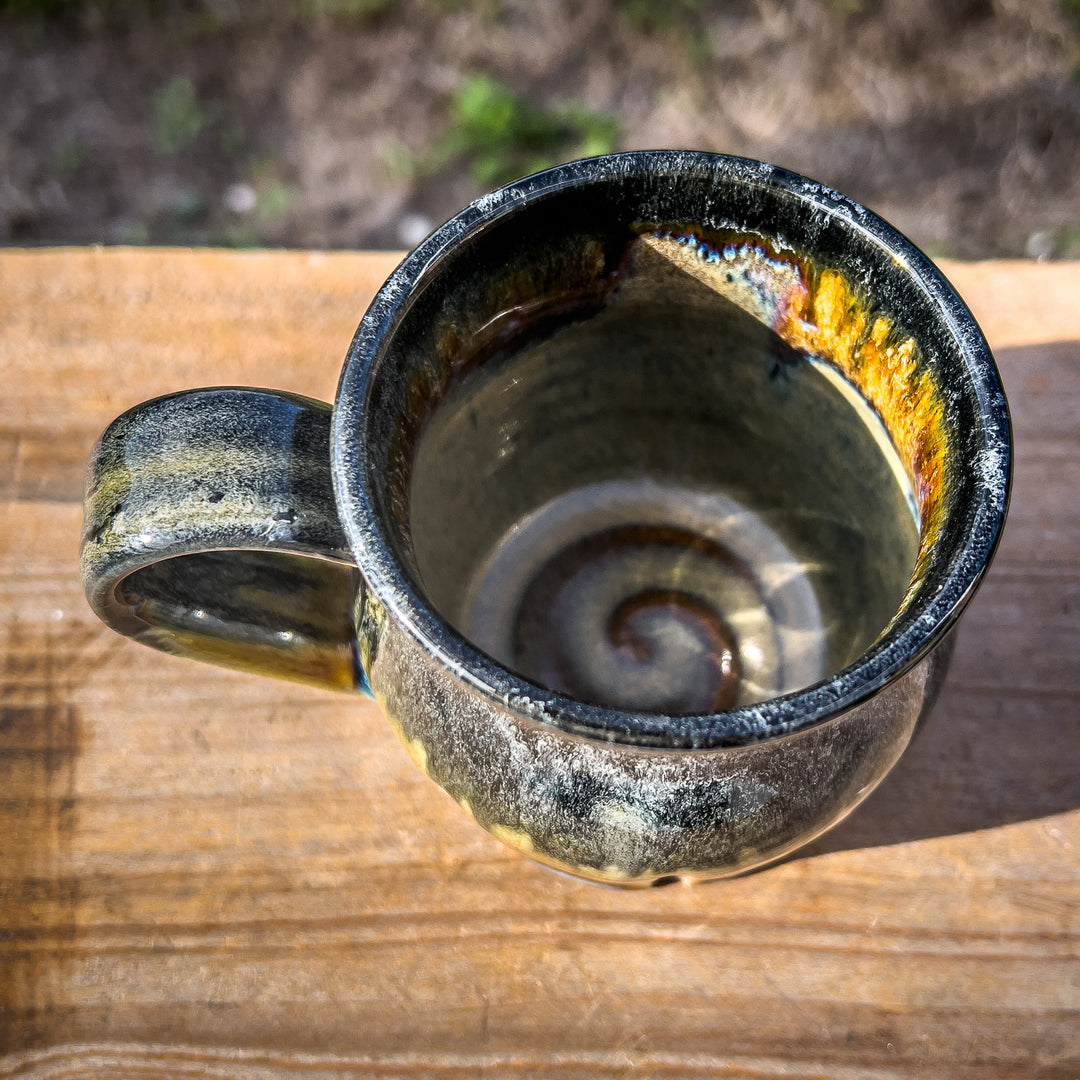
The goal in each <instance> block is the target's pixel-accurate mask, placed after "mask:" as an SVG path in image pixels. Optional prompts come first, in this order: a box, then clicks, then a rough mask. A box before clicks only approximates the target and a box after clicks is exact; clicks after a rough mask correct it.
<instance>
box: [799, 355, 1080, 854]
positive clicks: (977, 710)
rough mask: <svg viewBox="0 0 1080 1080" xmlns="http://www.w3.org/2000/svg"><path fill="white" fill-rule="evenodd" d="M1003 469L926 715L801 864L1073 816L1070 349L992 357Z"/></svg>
mask: <svg viewBox="0 0 1080 1080" xmlns="http://www.w3.org/2000/svg"><path fill="white" fill-rule="evenodd" d="M998 363H999V365H1000V367H1001V370H1002V377H1003V378H1004V380H1005V387H1006V391H1007V393H1008V394H1009V400H1010V402H1011V404H1012V410H1013V429H1014V438H1015V446H1016V458H1015V467H1014V474H1013V493H1012V504H1011V508H1010V512H1009V522H1008V524H1007V526H1006V529H1005V536H1004V539H1003V540H1002V544H1001V547H1000V549H999V551H998V555H997V558H996V560H995V563H994V565H993V567H992V569H991V570H990V573H989V575H988V576H987V579H986V582H985V583H984V585H983V587H982V590H981V591H980V592H979V595H978V596H977V597H976V598H975V599H974V600H973V601H972V603H971V607H970V608H969V610H968V612H967V613H966V614H965V616H964V618H963V620H962V622H961V624H960V627H959V630H958V632H957V639H958V640H957V644H956V653H955V655H954V657H953V663H952V668H951V670H950V673H949V675H948V677H947V679H946V682H945V688H944V690H943V692H942V695H941V698H940V699H939V701H938V704H937V706H936V708H935V709H934V711H933V712H932V713H931V715H930V717H929V718H928V720H927V721H926V723H925V724H924V726H923V729H922V731H921V732H920V734H919V735H918V736H917V737H916V739H915V742H914V743H913V744H912V746H911V747H910V749H909V750H908V751H907V753H906V754H905V755H904V757H903V759H902V760H901V761H900V764H899V765H898V766H897V767H896V768H895V769H894V770H893V772H892V773H891V774H890V775H889V777H888V778H887V779H886V780H885V782H884V783H883V784H882V785H881V787H880V788H879V789H878V790H877V791H876V792H874V794H873V795H871V796H870V798H869V799H868V800H867V801H866V803H865V804H864V805H863V806H862V807H860V808H859V809H858V810H857V811H855V813H854V814H852V815H851V817H850V818H848V819H847V821H845V822H843V823H842V824H841V825H839V826H838V827H837V828H836V829H834V830H833V831H832V832H830V833H828V834H827V835H825V836H823V837H822V838H821V839H820V840H818V841H816V842H815V843H814V844H812V845H811V846H810V847H808V848H805V849H803V851H802V852H800V855H802V856H804V857H805V856H808V855H820V854H823V853H824V852H828V851H841V850H844V849H847V848H859V847H876V846H878V845H882V844H898V843H902V842H905V841H908V840H919V839H922V838H925V837H931V836H950V835H953V834H955V833H963V832H971V831H974V830H976V829H989V828H993V827H995V826H998V825H1008V824H1011V823H1013V822H1018V821H1027V820H1029V819H1032V818H1039V817H1045V816H1047V815H1050V814H1058V813H1062V812H1065V811H1069V810H1074V809H1076V808H1077V807H1080V767H1078V766H1080V735H1078V733H1077V729H1076V716H1077V703H1078V701H1080V665H1078V664H1077V660H1076V658H1077V656H1080V549H1078V547H1077V541H1076V538H1077V536H1080V503H1078V501H1077V498H1076V492H1077V490H1080V461H1078V460H1077V458H1076V455H1075V453H1074V448H1075V445H1076V440H1077V436H1078V434H1080V416H1078V415H1077V412H1076V405H1075V402H1076V401H1077V399H1078V397H1080V342H1064V343H1058V344H1053V345H1047V346H1041V347H1032V348H1022V349H1004V350H1001V351H1000V352H999V354H998Z"/></svg>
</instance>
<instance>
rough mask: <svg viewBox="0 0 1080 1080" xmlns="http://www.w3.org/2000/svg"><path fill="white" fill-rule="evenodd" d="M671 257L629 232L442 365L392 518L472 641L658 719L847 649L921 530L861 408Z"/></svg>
mask: <svg viewBox="0 0 1080 1080" xmlns="http://www.w3.org/2000/svg"><path fill="white" fill-rule="evenodd" d="M684 264H685V245H683V246H682V247H680V241H679V239H678V238H675V237H672V236H670V235H668V236H665V235H662V234H657V235H650V236H647V237H638V238H636V239H635V240H634V241H633V242H631V243H630V244H629V245H628V248H627V252H626V254H625V256H624V258H623V260H622V264H621V267H620V271H619V280H618V284H617V288H615V289H613V291H612V293H611V295H610V296H609V297H607V298H606V301H605V303H604V304H603V305H602V306H600V307H599V308H588V309H585V310H582V309H579V308H575V307H574V306H573V305H568V306H567V310H566V311H565V312H564V313H563V314H561V315H558V314H557V316H556V317H554V318H552V317H551V314H550V312H547V313H545V317H544V318H542V319H533V320H529V319H524V320H521V321H520V325H519V326H517V328H516V329H515V332H514V333H513V334H512V335H510V336H505V335H504V337H503V338H502V339H500V341H499V342H498V347H496V348H494V349H490V350H489V351H488V353H487V354H486V355H485V356H484V357H483V361H482V362H481V363H474V364H470V365H461V368H462V370H466V374H464V375H463V376H462V377H461V378H460V379H458V380H457V382H456V383H455V384H454V385H453V386H452V387H451V388H450V389H449V392H448V393H447V394H446V395H445V396H444V397H443V398H442V400H440V401H439V402H438V404H437V406H436V407H435V408H434V410H433V411H432V413H431V415H430V417H429V418H428V419H427V422H426V424H425V426H424V429H423V431H422V433H421V435H420V437H419V439H418V442H417V445H416V448H415V454H414V456H413V461H412V466H411V473H410V489H409V518H408V526H409V528H408V532H409V545H410V552H411V557H412V561H413V562H414V564H415V567H416V572H417V575H418V577H419V584H420V585H421V588H422V590H423V592H424V593H425V595H426V597H427V599H428V601H429V602H430V603H431V605H432V606H433V607H434V608H435V610H436V611H438V612H439V614H440V615H441V616H442V617H443V618H444V619H445V620H446V621H447V622H448V623H449V624H450V625H451V626H452V627H453V628H454V629H455V630H457V631H458V632H459V633H461V634H462V635H464V636H465V637H466V638H468V639H469V640H470V641H471V642H472V643H473V644H474V645H475V646H477V647H478V648H480V649H481V650H483V651H484V652H485V653H487V654H488V655H490V656H491V657H492V658H494V659H495V660H496V661H498V662H499V663H500V664H502V665H504V666H505V667H507V668H509V669H510V670H512V671H514V672H516V673H517V674H519V675H521V676H524V677H525V678H526V679H528V680H530V681H532V682H534V683H537V684H539V685H541V686H543V687H546V688H548V689H550V690H554V691H556V692H559V693H563V694H566V695H568V696H570V697H573V698H575V699H577V700H581V701H584V702H588V703H591V704H597V705H604V706H611V707H615V708H619V709H624V710H633V711H640V712H649V713H662V714H672V715H674V714H694V713H708V712H716V711H721V710H724V709H728V708H734V707H739V706H742V705H746V704H750V703H752V702H755V701H761V700H765V699H768V698H772V697H775V696H777V695H780V694H784V693H788V692H791V691H795V690H798V689H801V688H804V687H806V686H809V685H811V684H813V683H815V682H817V681H818V680H820V679H822V678H825V677H828V676H829V675H831V674H833V673H835V672H836V671H839V670H840V669H841V668H843V667H844V666H846V665H847V664H849V663H850V662H851V661H852V660H854V659H855V658H856V657H858V656H859V655H860V654H861V653H862V652H863V651H864V650H865V649H866V648H867V647H868V646H869V645H870V644H871V643H872V642H873V641H874V640H875V639H876V638H877V637H878V636H879V635H880V634H881V632H882V631H883V630H884V629H885V628H886V626H887V625H888V623H889V622H890V620H891V619H892V617H893V616H894V614H895V613H896V611H897V609H898V608H899V606H900V604H901V601H902V600H903V598H904V595H905V592H906V590H907V588H908V586H909V584H910V581H911V577H912V572H913V568H914V566H915V561H916V557H917V554H918V549H919V539H920V538H919V519H918V513H917V511H916V509H915V499H914V497H913V493H912V489H911V485H910V483H909V481H908V478H907V474H906V472H905V469H904V467H903V465H902V464H901V461H900V458H899V456H898V454H897V452H896V450H895V449H894V447H893V445H892V443H891V441H890V439H889V437H888V435H887V433H886V431H885V429H884V427H883V425H882V422H881V420H880V418H879V417H878V415H877V414H876V412H875V411H874V409H873V408H872V407H871V406H870V405H869V404H868V403H867V402H866V400H865V399H864V398H863V397H862V396H861V395H860V394H859V393H858V391H857V390H856V389H855V388H854V387H853V386H852V385H851V384H850V383H849V382H848V381H847V380H846V379H845V378H844V376H843V375H842V374H841V373H840V372H839V371H838V370H837V369H836V368H834V367H832V366H830V365H829V364H828V363H826V362H824V361H823V360H821V359H819V358H817V357H815V356H813V355H810V354H807V353H804V352H800V351H797V350H795V349H793V348H791V347H790V346H789V345H788V344H786V343H785V342H784V341H783V340H782V339H781V338H780V337H779V336H778V335H777V334H776V333H774V332H773V331H772V330H771V329H769V327H768V326H767V325H766V324H765V322H763V321H762V320H761V319H760V318H756V317H755V316H754V315H753V314H751V313H750V312H748V311H747V310H746V305H745V304H739V303H736V302H733V301H732V299H730V298H728V297H725V296H724V295H721V294H719V293H718V292H717V291H716V290H715V289H712V288H710V287H708V285H707V284H705V283H703V281H702V280H700V278H699V277H697V276H694V275H692V274H688V273H687V272H686V270H685V268H684ZM736 285H738V283H736Z"/></svg>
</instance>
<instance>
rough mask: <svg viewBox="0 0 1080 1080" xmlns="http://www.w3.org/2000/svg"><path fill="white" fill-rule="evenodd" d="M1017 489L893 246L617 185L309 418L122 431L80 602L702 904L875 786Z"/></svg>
mask: <svg viewBox="0 0 1080 1080" xmlns="http://www.w3.org/2000/svg"><path fill="white" fill-rule="evenodd" d="M1010 462H1011V450H1010V430H1009V419H1008V412H1007V408H1006V402H1005V398H1004V395H1003V392H1002V388H1001V384H1000V381H999V377H998V373H997V371H996V369H995V366H994V362H993V359H992V357H991V355H990V352H989V350H988V348H987V345H986V342H985V340H984V339H983V337H982V335H981V333H980V332H979V329H978V327H977V326H976V325H975V322H974V320H973V319H972V317H971V315H970V313H969V312H968V311H967V309H966V308H965V307H964V305H963V303H962V302H961V301H960V300H959V299H958V297H957V296H956V294H955V293H954V292H953V290H952V289H951V288H950V286H949V285H948V283H947V282H946V281H945V279H944V278H943V277H942V275H941V274H940V273H939V272H938V270H937V269H936V268H935V267H934V266H933V264H932V263H931V262H930V261H929V260H928V259H927V258H926V257H925V256H923V255H922V254H921V253H920V252H919V251H917V250H916V249H915V248H914V247H913V246H912V245H911V244H910V243H909V242H908V241H907V240H905V239H904V238H903V237H902V236H900V235H899V234H898V233H897V232H896V231H894V230H893V229H892V228H891V227H890V226H888V225H887V224H885V223H884V222H883V221H881V220H880V219H879V218H877V217H875V216H874V215H873V214H871V213H869V212H868V211H866V210H864V209H863V208H862V207H860V206H858V205H856V204H855V203H853V202H851V201H850V200H848V199H846V198H844V197H843V196H841V195H839V194H837V193H836V192H834V191H832V190H830V189H828V188H826V187H823V186H821V185H819V184H816V183H814V182H812V181H810V180H807V179H805V178H802V177H799V176H796V175H793V174H791V173H789V172H785V171H783V170H781V169H777V168H773V167H771V166H768V165H764V164H760V163H757V162H752V161H746V160H741V159H735V158H730V157H723V156H719V155H712V154H704V153H684V152H643V153H628V154H616V155H611V156H605V157H600V158H593V159H590V160H586V161H580V162H574V163H571V164H567V165H561V166H558V167H556V168H553V169H549V170H547V171H545V172H542V173H539V174H537V175H535V176H531V177H528V178H526V179H524V180H522V181H520V182H518V183H515V184H512V185H510V186H508V187H506V188H504V189H502V190H500V191H497V192H495V193H494V194H491V195H488V196H486V197H484V198H482V199H479V200H478V201H477V202H475V203H473V204H472V205H471V206H469V207H467V208H466V209H465V210H463V211H462V212H461V213H459V214H458V215H457V216H456V217H454V218H453V219H452V220H450V221H449V222H447V223H446V224H445V225H443V226H442V227H441V228H439V229H438V230H436V231H435V232H434V233H433V234H432V235H431V236H430V237H428V239H427V240H425V241H424V242H423V243H422V244H421V245H420V246H419V247H418V248H417V249H416V250H415V251H413V252H412V253H411V254H410V255H409V256H408V257H407V258H406V259H405V260H404V261H403V262H402V263H401V265H400V266H399V267H398V269H397V270H396V271H395V272H394V273H393V275H392V276H391V277H390V279H389V280H388V281H387V282H386V284H385V285H384V286H383V287H382V289H381V290H380V291H379V293H378V295H377V296H376V297H375V299H374V301H373V302H372V304H371V306H370V308H369V309H368V311H367V313H366V314H365V316H364V318H363V321H362V322H361V324H360V327H359V329H358V330H357V332H356V336H355V338H354V340H353V342H352V346H351V348H350V350H349V353H348V358H347V360H346V363H345V367H344V370H343V372H342V376H341V382H340V386H339V389H338V393H337V398H336V401H335V404H334V406H333V408H332V409H331V407H330V406H328V405H325V404H322V403H319V402H316V401H312V400H309V399H306V398H301V397H297V396H295V395H292V394H286V393H280V392H275V391H270V390H256V389H230V388H220V389H207V390H195V391H188V392H183V393H179V394H176V395H173V396H170V397H166V398H160V399H157V400H154V401H150V402H147V403H145V404H143V405H140V406H138V407H136V408H134V409H132V410H131V411H129V412H127V413H125V414H124V415H123V416H121V417H120V418H119V419H118V420H116V421H115V422H114V423H113V424H112V425H111V426H110V427H109V429H108V430H107V431H106V432H105V434H104V435H103V436H102V438H101V440H100V442H99V444H98V446H97V447H96V448H95V450H94V453H93V457H92V459H91V462H90V467H89V479H88V487H87V496H86V526H85V534H84V540H83V552H82V560H83V561H82V570H83V577H84V582H85V586H86V591H87V595H88V597H89V600H90V603H91V605H92V606H93V608H94V610H95V611H96V612H97V613H98V614H99V615H100V616H101V618H103V619H104V620H105V622H107V623H108V624H109V625H110V626H112V627H114V628H115V629H117V630H119V631H120V632H121V633H124V634H127V635H129V636H131V637H133V638H135V639H136V640H139V641H142V642H144V643H146V644H149V645H153V646H155V647H157V648H159V649H163V650H165V651H167V652H171V653H176V654H180V655H183V656H188V657H194V658H197V659H204V660H212V661H216V662H220V663H224V664H228V665H232V666H234V667H238V668H243V669H248V670H253V671H259V672H263V673H266V674H270V675H275V676H283V677H291V678H298V679H302V680H307V681H311V682H315V683H317V684H320V685H324V686H332V687H337V688H341V689H346V690H352V689H362V690H367V691H369V692H371V693H373V694H374V696H375V698H376V699H377V700H378V702H379V704H380V705H381V707H382V709H383V711H384V712H385V713H386V715H387V717H388V718H389V720H390V721H391V723H392V724H393V725H394V727H395V728H396V729H397V731H398V733H399V735H400V736H401V738H402V740H403V742H404V743H405V746H406V747H407V748H408V750H409V753H410V754H411V755H412V757H413V759H414V760H415V761H416V763H417V764H418V765H419V766H420V767H421V768H423V769H424V770H425V771H426V772H427V773H428V774H429V775H430V776H431V777H432V779H434V780H435V781H436V782H437V783H438V784H440V785H441V786H442V787H443V788H444V789H445V790H446V791H447V792H449V794H450V795H451V796H452V797H453V798H454V799H455V800H456V801H457V802H458V803H460V805H461V806H462V807H463V808H464V809H465V811H466V812H467V813H469V814H471V815H472V816H473V817H474V818H475V819H476V820H477V821H478V822H479V823H480V824H481V825H482V826H484V827H485V828H486V829H488V830H489V831H490V832H491V833H493V834H494V835H495V836H496V837H498V838H499V839H500V840H502V841H504V842H505V843H507V844H509V845H511V846H512V847H514V848H516V849H518V850H519V851H522V852H525V853H526V854H528V855H530V856H532V857H533V858H536V859H538V860H540V861H542V862H544V863H546V864H548V865H551V866H553V867H556V868H559V869H562V870H565V871H568V872H569V873H571V874H574V875H578V876H580V877H584V878H588V879H591V880H594V881H601V882H608V883H615V884H632V885H645V884H655V883H657V882H665V881H670V880H673V879H675V878H683V879H696V878H709V877H720V876H724V875H728V874H732V873H736V872H739V871H743V870H746V869H749V868H751V867H754V866H757V865H760V864H762V863H765V862H768V861H770V860H774V859H776V858H778V857H780V856H782V855H784V854H785V853H787V852H789V851H791V850H793V849H794V848H796V847H797V846H799V845H800V844H803V843H805V842H806V841H808V840H810V839H812V838H813V837H814V836H816V835H818V834H819V833H821V832H822V831H823V830H825V829H826V828H828V827H829V826H831V825H832V824H834V823H835V822H836V821H838V820H839V819H840V818H841V817H843V816H844V815H845V814H846V813H847V812H848V811H850V810H851V809H852V808H853V807H854V806H855V805H856V804H858V803H859V802H860V800H862V799H863V798H864V797H865V796H866V795H867V794H868V793H869V792H870V791H871V790H872V789H873V788H874V787H875V785H876V784H877V783H878V782H879V781H880V780H881V779H882V778H883V777H884V776H885V774H886V773H887V772H888V770H889V769H890V768H891V767H892V765H893V764H894V763H895V762H896V760H897V759H898V758H899V756H900V754H901V753H902V752H903V750H904V748H905V747H906V746H907V744H908V742H909V740H910V739H911V737H912V734H913V733H914V731H915V730H916V727H917V725H918V723H919V721H920V718H921V717H922V716H923V715H924V714H925V712H926V710H927V709H928V708H929V706H930V705H931V703H932V700H933V698H934V695H935V693H936V689H937V687H938V686H939V684H940V681H941V677H942V674H943V672H944V668H945V665H946V663H947V654H948V648H943V647H942V645H943V642H946V638H947V635H948V633H949V631H950V629H951V628H952V627H953V625H954V623H955V622H956V620H957V618H958V617H959V615H960V613H961V611H962V610H963V608H964V606H965V605H966V604H967V602H968V601H969V600H970V599H971V596H972V594H973V592H974V590H975V588H976V586H977V585H978V583H979V581H980V579H981V578H982V576H983V574H984V572H985V570H986V568H987V565H988V562H989V560H990V558H991V555H992V553H993V551H994V548H995V546H996V544H997V541H998V537H999V535H1000V533H1001V529H1002V526H1003V523H1004V519H1005V511H1006V503H1007V499H1008V488H1009V477H1010Z"/></svg>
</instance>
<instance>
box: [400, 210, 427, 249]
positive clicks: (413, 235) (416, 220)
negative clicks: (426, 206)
mask: <svg viewBox="0 0 1080 1080" xmlns="http://www.w3.org/2000/svg"><path fill="white" fill-rule="evenodd" d="M434 227H435V226H434V224H433V223H432V221H431V219H430V218H426V217H424V215H423V214H406V215H405V216H404V217H403V218H402V219H401V220H400V221H399V222H398V227H397V236H398V240H399V242H400V243H401V244H402V246H403V247H407V248H414V247H416V245H417V244H419V243H420V241H421V240H423V239H424V237H425V236H427V234H428V233H429V232H431V230H432V229H433V228H434Z"/></svg>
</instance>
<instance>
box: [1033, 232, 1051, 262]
mask: <svg viewBox="0 0 1080 1080" xmlns="http://www.w3.org/2000/svg"><path fill="white" fill-rule="evenodd" d="M1054 249H1055V244H1054V237H1053V235H1052V234H1051V233H1048V232H1033V233H1032V234H1031V235H1030V236H1029V237H1028V239H1027V245H1026V250H1027V257H1028V258H1029V259H1038V260H1039V261H1040V262H1043V261H1045V260H1046V259H1052V258H1053V257H1054V255H1055V253H1056V252H1055V250H1054Z"/></svg>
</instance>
